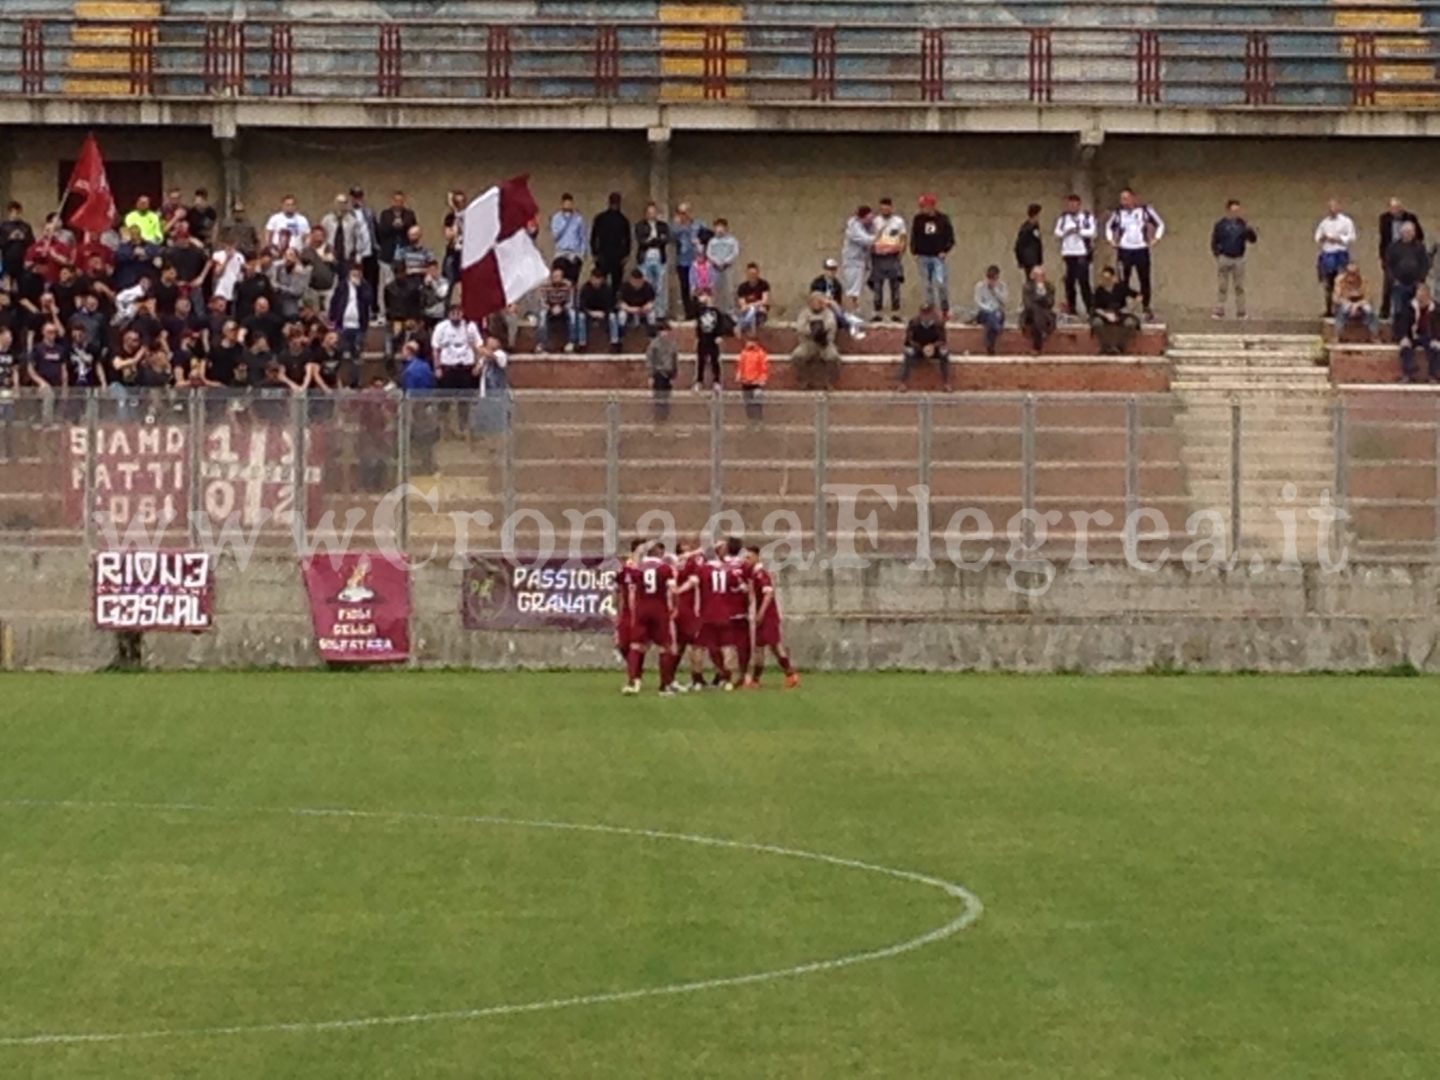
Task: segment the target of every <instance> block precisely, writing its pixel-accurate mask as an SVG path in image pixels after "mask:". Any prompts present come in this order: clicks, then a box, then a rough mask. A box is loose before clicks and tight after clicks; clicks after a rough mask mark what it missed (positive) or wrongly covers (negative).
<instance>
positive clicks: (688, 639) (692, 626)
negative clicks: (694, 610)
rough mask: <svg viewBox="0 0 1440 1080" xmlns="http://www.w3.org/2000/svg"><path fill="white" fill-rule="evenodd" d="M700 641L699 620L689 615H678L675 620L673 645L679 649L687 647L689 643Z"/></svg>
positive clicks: (695, 643) (693, 643)
mask: <svg viewBox="0 0 1440 1080" xmlns="http://www.w3.org/2000/svg"><path fill="white" fill-rule="evenodd" d="M699 642H700V620H699V619H697V618H695V616H693V615H691V616H688V617H684V616H682V617H678V618H676V620H675V645H676V647H677V648H680V649H688V648H689V647H690V646H691V645H697V644H699Z"/></svg>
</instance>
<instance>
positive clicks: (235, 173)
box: [215, 132, 245, 217]
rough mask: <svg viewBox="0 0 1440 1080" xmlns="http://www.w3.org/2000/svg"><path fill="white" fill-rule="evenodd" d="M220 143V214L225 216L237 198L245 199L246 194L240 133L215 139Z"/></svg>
mask: <svg viewBox="0 0 1440 1080" xmlns="http://www.w3.org/2000/svg"><path fill="white" fill-rule="evenodd" d="M215 141H216V142H217V143H219V144H220V178H221V179H220V185H221V199H222V201H221V203H220V204H219V206H220V216H221V217H224V216H225V215H226V214H227V213H229V211H230V207H231V205H232V204H233V203H234V202H235V200H236V199H243V198H244V196H245V178H244V170H243V168H242V167H241V164H240V135H239V133H238V132H237V133H236V134H234V135H230V136H225V137H221V138H218V139H216V140H215Z"/></svg>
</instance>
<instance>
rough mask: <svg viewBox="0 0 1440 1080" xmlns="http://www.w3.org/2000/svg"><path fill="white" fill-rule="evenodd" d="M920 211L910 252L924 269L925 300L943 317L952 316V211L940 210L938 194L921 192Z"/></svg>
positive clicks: (915, 222) (917, 265) (922, 282)
mask: <svg viewBox="0 0 1440 1080" xmlns="http://www.w3.org/2000/svg"><path fill="white" fill-rule="evenodd" d="M919 206H920V212H919V213H917V214H916V215H915V218H914V220H913V221H911V223H910V254H912V255H914V256H915V265H916V268H917V269H918V270H919V271H920V284H921V286H922V287H923V288H924V290H925V297H924V300H925V303H927V304H929V305H930V306H932V307H934V308H938V309H939V311H940V317H941V320H942V321H943V320H945V319H948V318H949V317H950V288H949V286H950V276H949V268H948V266H947V265H946V261H945V260H946V257H947V256H948V255H949V254H950V252H951V251H952V250H954V248H955V226H954V225H953V224H951V222H950V217H949V215H948V214H944V213H941V212H940V211H939V210H938V209H936V200H935V196H934V195H921V196H920V200H919Z"/></svg>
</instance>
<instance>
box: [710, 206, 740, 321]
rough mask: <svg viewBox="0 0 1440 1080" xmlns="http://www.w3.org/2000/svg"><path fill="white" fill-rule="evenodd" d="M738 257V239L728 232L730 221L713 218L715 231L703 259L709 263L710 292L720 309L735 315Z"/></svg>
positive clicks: (727, 313) (732, 315)
mask: <svg viewBox="0 0 1440 1080" xmlns="http://www.w3.org/2000/svg"><path fill="white" fill-rule="evenodd" d="M739 258H740V241H739V240H737V239H735V237H734V235H733V234H732V233H731V232H730V222H728V221H726V220H725V219H724V218H716V219H715V233H714V235H713V236H711V237H710V242H709V243H708V244H706V245H705V261H706V262H708V263H709V264H710V275H711V286H710V287H711V292H712V294H713V297H714V302H715V303H716V304H717V305H718V306H719V308H720V310H721V311H723V312H724V313H725V314H726V315H729V316H730V317H731V318H733V317H734V316H735V301H736V294H735V282H734V268H735V263H736V261H737V260H738V259H739Z"/></svg>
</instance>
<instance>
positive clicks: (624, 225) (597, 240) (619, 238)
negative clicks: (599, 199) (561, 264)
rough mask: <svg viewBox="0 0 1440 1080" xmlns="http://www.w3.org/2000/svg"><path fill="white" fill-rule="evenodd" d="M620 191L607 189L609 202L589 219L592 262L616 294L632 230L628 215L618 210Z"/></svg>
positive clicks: (622, 276) (623, 275) (627, 256)
mask: <svg viewBox="0 0 1440 1080" xmlns="http://www.w3.org/2000/svg"><path fill="white" fill-rule="evenodd" d="M620 201H621V200H620V193H619V192H618V191H612V192H611V193H610V200H609V205H608V206H607V207H606V208H605V209H604V210H601V211H600V213H598V214H596V215H595V220H594V221H592V222H591V223H590V254H592V255H593V256H595V266H596V268H597V269H599V270H600V271H601V272H602V273H603V274H604V275H605V277H606V278H608V279H609V281H610V289H611V291H612V292H613V293H614V294H615V295H616V296H619V295H620V286H621V284H622V283H623V282H624V281H625V260H626V259H628V258H629V257H630V250H631V248H630V245H631V237H632V235H633V234H632V233H631V230H630V219H629V218H627V217H626V216H625V215H624V213H623V212H621V210H620Z"/></svg>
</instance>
